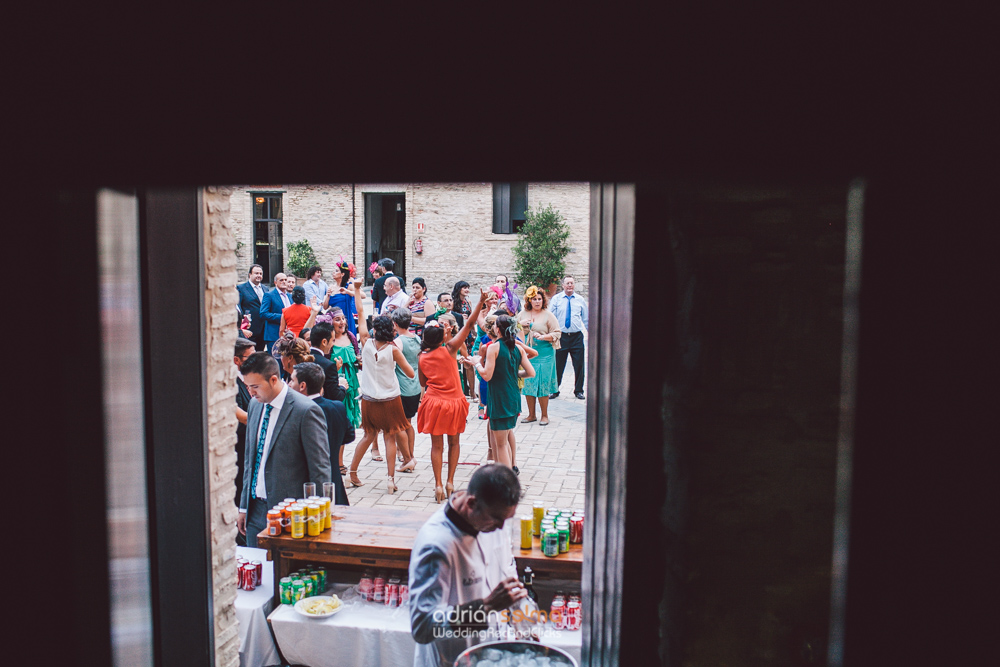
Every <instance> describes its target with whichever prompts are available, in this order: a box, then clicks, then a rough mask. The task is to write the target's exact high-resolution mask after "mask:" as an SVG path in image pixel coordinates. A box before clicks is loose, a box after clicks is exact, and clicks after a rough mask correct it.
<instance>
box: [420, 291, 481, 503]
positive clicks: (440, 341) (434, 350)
mask: <svg viewBox="0 0 1000 667" xmlns="http://www.w3.org/2000/svg"><path fill="white" fill-rule="evenodd" d="M485 299H486V293H485V292H482V293H481V294H480V297H479V303H477V304H476V307H475V309H474V310H473V311H472V316H471V317H469V318H468V319H466V320H465V325H464V326H463V327H462V329H461V330H459V328H458V321H457V320H456V319H455V316H454V315H452V314H451V313H450V312H448V313H444V314H443V315H440V316H439V317H438V319H437V320H436V321H432V322H430V323H428V324H427V325H426V326H425V327H424V337H423V341H422V342H421V344H420V355H419V357H418V363H419V365H420V384H421V386H423V387H425V389H426V391H425V392H424V397H423V399H422V400H421V402H420V409H419V410H418V411H417V431H419V432H420V433H428V434H430V436H431V467H432V468H433V469H434V500H436V501H437V502H441V501H442V500H444V499H445V498H446V497H447V496H449V495H451V493H452V492H453V491H454V490H455V470H456V468H457V467H458V457H459V453H460V444H459V439H460V436H461V434H462V433H464V432H465V422H466V420H467V419H468V418H469V403H468V401H466V400H465V395H464V394H463V393H462V386H461V384H460V383H459V379H458V369H457V368H456V366H455V364H456V362H457V359H458V351H459V349H461V348H462V346H463V345H464V344H465V337H466V336H467V335H468V334H469V330H470V329H471V328H472V323H473V321H474V320H475V319H476V318H477V317H478V316H479V312H480V311H481V310H482V309H483V302H484V301H485ZM445 436H448V481H447V483H446V484H445V485H444V486H443V487H442V485H441V466H442V459H443V458H444V437H445ZM446 492H447V493H446Z"/></svg>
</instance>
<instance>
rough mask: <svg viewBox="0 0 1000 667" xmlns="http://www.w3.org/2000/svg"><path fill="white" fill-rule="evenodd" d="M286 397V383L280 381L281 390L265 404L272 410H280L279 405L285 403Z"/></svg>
mask: <svg viewBox="0 0 1000 667" xmlns="http://www.w3.org/2000/svg"><path fill="white" fill-rule="evenodd" d="M287 397H288V385H287V384H285V383H284V382H282V383H281V391H279V392H278V395H277V396H275V397H274V400H273V401H271V402H270V403H269V404H266V405H270V406H271V410H272V411H274V410H280V409H281V406H283V405H284V404H285V398H287Z"/></svg>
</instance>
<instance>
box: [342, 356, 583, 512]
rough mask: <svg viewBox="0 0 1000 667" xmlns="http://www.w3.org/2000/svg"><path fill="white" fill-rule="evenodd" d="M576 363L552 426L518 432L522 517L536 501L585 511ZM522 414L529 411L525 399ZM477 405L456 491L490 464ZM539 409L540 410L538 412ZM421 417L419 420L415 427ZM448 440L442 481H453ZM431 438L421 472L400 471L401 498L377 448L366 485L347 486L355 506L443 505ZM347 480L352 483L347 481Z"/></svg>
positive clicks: (365, 467) (367, 466)
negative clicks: (437, 496) (437, 495)
mask: <svg viewBox="0 0 1000 667" xmlns="http://www.w3.org/2000/svg"><path fill="white" fill-rule="evenodd" d="M573 379H574V377H573V364H572V361H570V360H567V363H566V372H565V373H564V374H563V382H562V385H561V386H560V392H561V395H560V396H559V398H557V399H554V400H550V401H549V422H550V423H549V424H548V425H547V426H539V425H538V422H534V423H532V424H521V423H518V425H517V427H516V429H515V430H514V435H515V439H516V442H517V454H516V465H517V467H518V468H519V470H520V471H521V474H520V479H521V485H522V489H523V490H524V495H523V497H522V499H521V505H520V506H519V508H518V514H521V513H522V512H527V513H530V510H531V505H532V503H534V502H535V501H536V500H541V501H543V502H545V504H546V507H559V508H568V509H579V510H582V509H584V485H585V480H586V477H585V474H584V472H585V471H584V465H585V458H584V456H585V451H586V445H585V435H586V429H587V402H586V400H583V401H581V400H577V399H576V398H574V397H573ZM521 400H522V414H527V407H526V406H525V405H524V403H523V401H524V399H523V398H522V399H521ZM477 408H478V404H477V403H470V406H469V420H468V422H467V423H466V428H465V433H463V434H462V438H461V456H460V459H459V460H460V461H461V463H460V464H459V466H458V470H457V472H456V473H455V488H456V489H462V488H465V486H466V484H468V481H469V478H470V477H471V476H472V473H473V472H475V470H476V467H477V466H478V465H480V464H483V463H485V462H486V453H487V446H486V428H487V427H486V425H487V424H488V422H487V421H485V420H480V419H479V418H478V416H477ZM536 409H537V408H536ZM416 421H417V420H416V417H414V418H413V423H414V425H415V424H416ZM362 435H363V432H362V431H361V430H360V429H358V437H357V439H356V440H355V443H357V442H360V440H361V437H362ZM379 451H380V452H381V454H382V456H383V458H384V457H385V447H384V445H383V444H382V441H381V438H379ZM447 451H448V450H447V441H446V443H445V462H444V466H443V468H444V470H443V471H442V481H444V480H446V479H447V466H448V462H447ZM353 453H354V449H353V446H352V445H348V446H347V448H346V449H345V451H344V462H345V463H346V464H348V467H349V466H350V460H351V456H352V455H353ZM430 454H431V438H430V436H429V435H422V434H419V433H418V434H417V439H416V445H415V455H416V459H417V468H416V470H415V471H414V472H412V473H398V472H397V473H396V484H397V485H398V486H399V490H398V491H396V493H395V494H391V495H390V494H389V493H388V492H387V491H386V484H385V477H386V474H387V472H386V464H385V462H384V461H382V462H376V461H373V460H372V459H371V450H370V449H369V451H368V453H367V454H366V455H365V458H364V461H363V463H362V464H361V465H360V467H359V469H358V476H359V477H360V478H361V481H362V482H364V484H365V485H364V486H361V487H356V488H352V487H351V486H350V483H348V484H347V495H348V497H349V498H350V500H351V504H352V505H358V506H362V507H372V506H380V505H386V506H393V507H403V508H406V509H412V510H422V511H432V510H434V509H436V508H437V507H439V505H438V504H437V503H436V502H435V501H434V474H433V472H432V471H431V459H430ZM345 482H347V479H346V478H345Z"/></svg>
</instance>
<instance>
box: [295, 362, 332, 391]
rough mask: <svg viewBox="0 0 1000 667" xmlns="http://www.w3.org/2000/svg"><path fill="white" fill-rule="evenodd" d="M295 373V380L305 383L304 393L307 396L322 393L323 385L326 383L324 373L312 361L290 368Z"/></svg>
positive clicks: (321, 368) (320, 367)
mask: <svg viewBox="0 0 1000 667" xmlns="http://www.w3.org/2000/svg"><path fill="white" fill-rule="evenodd" d="M292 370H294V371H295V379H296V380H298V381H299V382H305V383H306V391H307V392H309V395H310V396H312V395H313V394H320V393H322V392H323V383H324V382H326V373H324V372H323V367H322V366H320V365H319V364H317V363H314V362H312V361H306V362H303V363H301V364H295V365H294V366H292Z"/></svg>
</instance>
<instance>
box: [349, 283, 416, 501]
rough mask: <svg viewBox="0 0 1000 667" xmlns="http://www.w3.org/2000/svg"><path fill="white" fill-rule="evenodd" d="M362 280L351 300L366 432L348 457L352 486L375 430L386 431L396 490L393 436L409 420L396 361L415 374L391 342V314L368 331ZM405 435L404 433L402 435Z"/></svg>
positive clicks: (388, 460) (391, 484)
mask: <svg viewBox="0 0 1000 667" xmlns="http://www.w3.org/2000/svg"><path fill="white" fill-rule="evenodd" d="M360 283H361V281H360V280H357V281H356V285H355V295H354V303H355V305H356V306H357V309H358V334H359V335H358V339H359V342H360V343H361V359H362V368H363V369H364V370H363V371H362V373H361V387H360V388H361V428H363V429H364V431H365V436H364V437H363V438H362V439H361V442H359V443H358V446H357V447H356V448H355V450H354V459H353V460H352V461H351V469H350V470H349V472H350V475H351V477H350V480H351V486H362V484H361V480H360V479H358V465H360V464H361V459H363V458H364V456H365V452H367V451H368V447H370V446H371V444H372V443H373V442H374V441H375V437H376V436H378V432H379V431H382V432H383V433H384V434H385V447H386V457H385V461H386V467H388V469H389V470H388V472H389V476H388V479H387V487H388V490H389V493H395V492H396V479H395V475H396V470H395V468H396V436H397V434H398V433H399V432H400V431H405V430H406V427H407V426H408V425H409V423H410V422H409V420H408V419H407V418H406V414H405V413H404V412H403V402H402V400H401V399H400V398H399V380H397V379H396V365H397V364H398V365H399V368H400V369H401V370H402V371H403V373H404V374H405V375H406V377H410V378H412V377H413V376H414V372H413V367H412V366H410V364H409V363H408V362H407V361H406V357H405V356H404V355H403V351H402V350H401V349H400V348H399V347H398V346H397V345H396V344H395V343H394V342H393V340H394V338H395V335H396V328H395V326H393V323H392V318H390V317H389V316H388V315H380V316H378V317H376V318H375V319H374V320H372V327H373V328H374V329H375V331H374V332H373V333H374V336H372V337H369V335H368V324H367V323H366V318H365V309H364V304H363V303H362V301H361V298H360V296H359V295H360V294H361V285H360ZM403 437H404V438H405V437H406V436H405V434H404V435H403Z"/></svg>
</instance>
